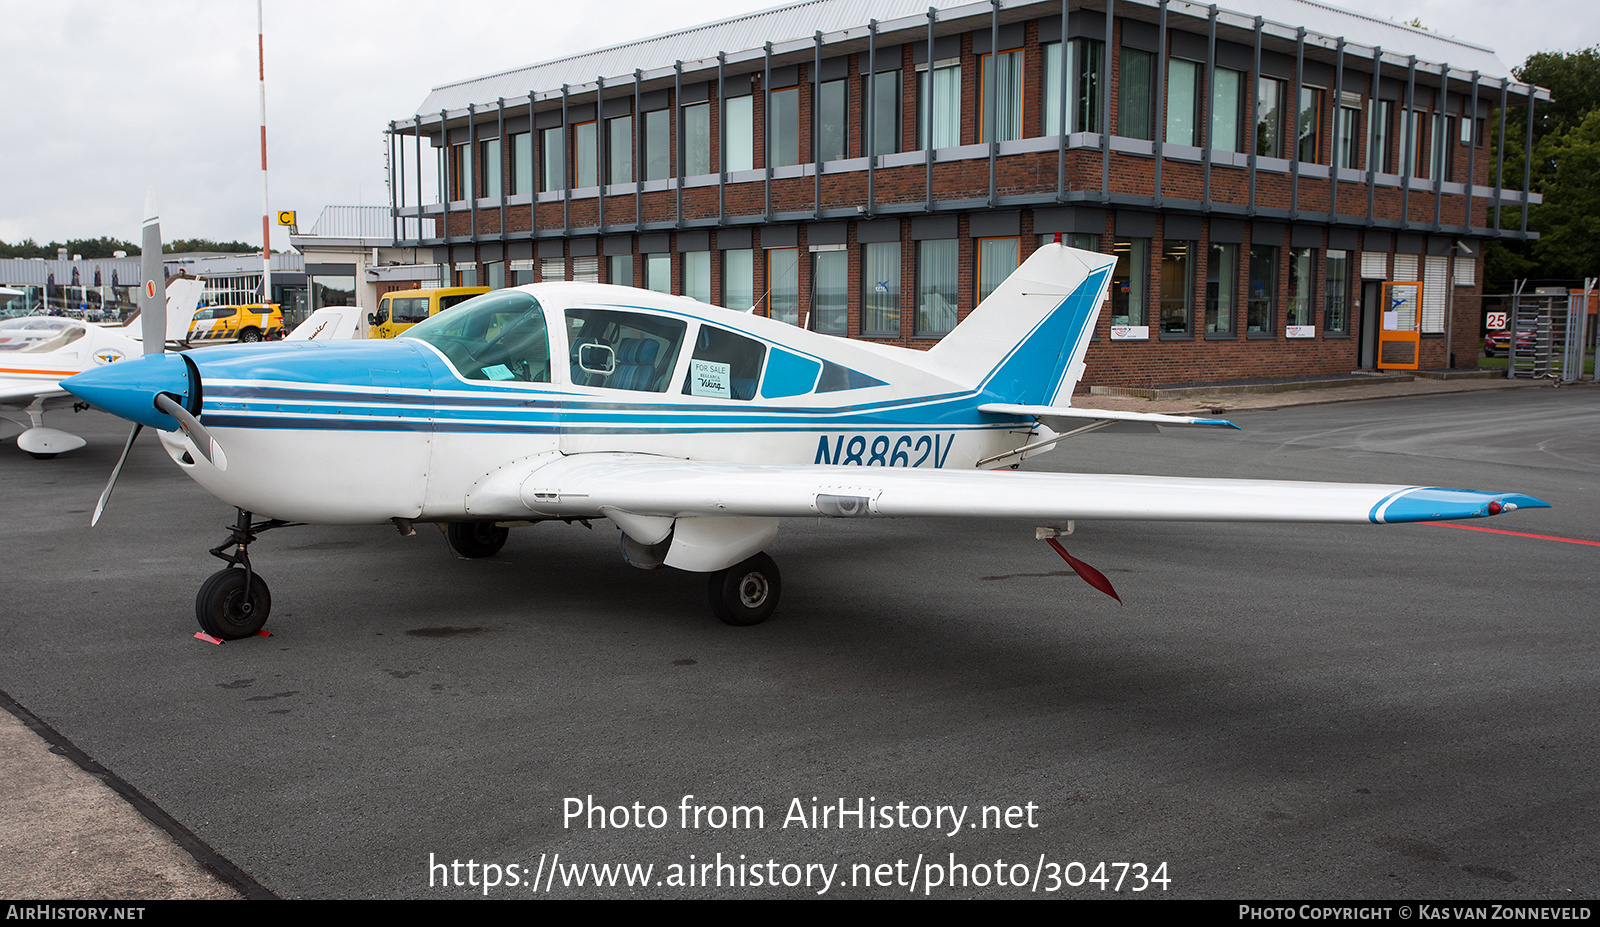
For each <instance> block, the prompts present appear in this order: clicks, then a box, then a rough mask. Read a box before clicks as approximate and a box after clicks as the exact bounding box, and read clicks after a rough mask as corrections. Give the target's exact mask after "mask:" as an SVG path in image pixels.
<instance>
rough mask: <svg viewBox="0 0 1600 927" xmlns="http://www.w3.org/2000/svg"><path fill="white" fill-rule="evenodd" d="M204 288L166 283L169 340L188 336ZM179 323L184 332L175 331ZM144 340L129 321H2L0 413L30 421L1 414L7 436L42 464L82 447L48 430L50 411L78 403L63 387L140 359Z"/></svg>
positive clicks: (190, 281)
mask: <svg viewBox="0 0 1600 927" xmlns="http://www.w3.org/2000/svg"><path fill="white" fill-rule="evenodd" d="M157 254H158V255H159V251H158V252H157ZM159 260H160V258H159V257H158V258H157V267H158V268H159V266H160V264H159ZM203 289H204V284H202V283H201V281H200V280H198V279H196V278H194V277H177V278H174V279H173V280H171V281H170V282H169V283H168V284H167V286H166V310H167V311H166V318H167V320H168V322H169V327H168V330H167V338H168V340H173V341H176V340H178V339H179V338H182V337H185V336H186V335H187V333H188V320H189V319H191V318H192V317H193V316H194V310H195V306H196V305H197V304H198V303H199V301H200V293H201V291H202V290H203ZM180 323H181V324H182V325H183V327H182V328H174V327H173V326H176V325H178V324H180ZM141 338H142V331H141V329H139V328H138V327H135V326H133V325H132V324H131V321H130V323H129V324H127V325H121V326H110V325H96V324H92V323H88V322H81V321H78V320H77V319H65V318H59V317H56V316H44V315H32V316H18V317H16V318H11V319H5V320H3V321H0V410H5V411H8V412H13V413H22V414H25V415H26V416H27V421H26V423H25V424H24V422H23V421H22V420H20V419H14V418H11V417H9V416H3V415H0V423H3V424H0V427H4V428H5V432H4V434H5V436H6V437H9V436H10V435H12V434H17V431H19V430H20V431H21V434H17V446H18V447H20V448H22V449H23V450H24V451H27V452H28V453H29V454H32V455H33V456H34V457H38V458H40V459H48V458H51V457H54V456H56V455H57V454H61V453H64V452H66V451H72V450H77V449H78V448H80V447H83V445H84V440H83V439H82V438H80V437H78V436H77V435H75V434H71V433H70V432H66V431H62V430H60V429H58V428H47V427H45V424H44V413H45V411H46V410H47V409H52V408H59V407H62V406H68V405H72V404H73V403H76V402H79V401H80V400H78V399H76V398H74V397H73V396H72V395H70V394H69V393H68V392H67V391H66V390H64V389H62V388H61V386H60V382H61V381H62V380H63V379H65V378H67V377H70V376H73V375H75V374H79V373H82V372H83V371H85V370H92V369H94V368H95V367H102V366H105V365H106V364H112V363H116V362H117V361H120V360H123V359H124V358H129V357H137V356H139V355H140V354H142V353H144V345H143V343H142V341H141ZM13 429H16V430H13Z"/></svg>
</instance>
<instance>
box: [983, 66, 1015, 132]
mask: <svg viewBox="0 0 1600 927" xmlns="http://www.w3.org/2000/svg"><path fill="white" fill-rule="evenodd" d="M997 58H998V59H999V62H998V64H997V63H996V59H997ZM978 60H979V66H980V69H981V70H980V73H981V74H982V78H983V79H982V84H981V86H979V88H978V111H979V112H980V113H982V114H983V118H982V119H981V120H980V121H979V123H978V131H979V133H980V135H979V138H978V141H980V142H987V141H989V140H990V139H993V140H995V141H997V142H1008V141H1011V140H1012V139H1018V138H1021V137H1022V49H1020V48H1018V49H1014V50H1012V51H1004V52H1001V53H1000V54H999V55H979V56H978ZM991 107H992V108H991Z"/></svg>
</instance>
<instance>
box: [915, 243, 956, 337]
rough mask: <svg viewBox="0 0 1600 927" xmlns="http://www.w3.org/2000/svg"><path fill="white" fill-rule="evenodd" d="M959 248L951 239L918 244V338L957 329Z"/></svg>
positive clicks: (934, 335) (935, 335) (936, 335)
mask: <svg viewBox="0 0 1600 927" xmlns="http://www.w3.org/2000/svg"><path fill="white" fill-rule="evenodd" d="M959 255H960V245H959V243H958V242H957V241H956V240H955V239H954V238H944V239H937V240H930V241H919V242H917V329H916V331H917V337H919V338H922V337H938V336H940V335H943V334H945V333H946V332H948V331H950V329H952V328H955V327H956V286H957V284H956V279H957V268H958V266H959V264H958V262H959V261H960V257H959Z"/></svg>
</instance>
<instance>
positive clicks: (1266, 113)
mask: <svg viewBox="0 0 1600 927" xmlns="http://www.w3.org/2000/svg"><path fill="white" fill-rule="evenodd" d="M1285 87H1286V85H1285V83H1284V82H1283V81H1281V80H1277V79H1275V78H1271V77H1262V78H1258V79H1257V80H1256V154H1257V155H1259V156H1261V157H1263V158H1281V157H1283V156H1284V150H1283V124H1284V123H1283V104H1284V96H1285V93H1284V91H1285Z"/></svg>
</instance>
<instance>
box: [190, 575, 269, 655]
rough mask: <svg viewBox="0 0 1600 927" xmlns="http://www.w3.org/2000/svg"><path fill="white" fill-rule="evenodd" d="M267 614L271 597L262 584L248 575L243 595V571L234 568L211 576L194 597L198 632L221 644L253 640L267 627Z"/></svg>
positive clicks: (256, 577)
mask: <svg viewBox="0 0 1600 927" xmlns="http://www.w3.org/2000/svg"><path fill="white" fill-rule="evenodd" d="M271 611H272V594H271V593H270V592H268V591H267V584H266V582H264V581H263V580H262V579H261V577H259V576H256V575H255V574H254V573H252V574H250V592H249V594H248V595H246V594H245V571H244V570H241V569H237V568H234V567H229V568H228V569H225V570H218V571H217V572H215V573H213V574H211V577H210V578H209V579H207V580H206V581H205V583H203V584H202V585H201V586H200V593H199V594H198V595H196V596H195V597H194V614H195V617H196V618H198V619H200V628H201V630H203V631H205V632H206V633H207V634H209V635H211V636H212V637H218V638H221V639H222V640H225V641H231V640H238V639H239V638H241V637H251V636H253V635H254V634H255V633H256V632H257V631H260V630H261V626H262V625H264V624H266V623H267V615H268V614H269V613H270V612H271Z"/></svg>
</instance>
